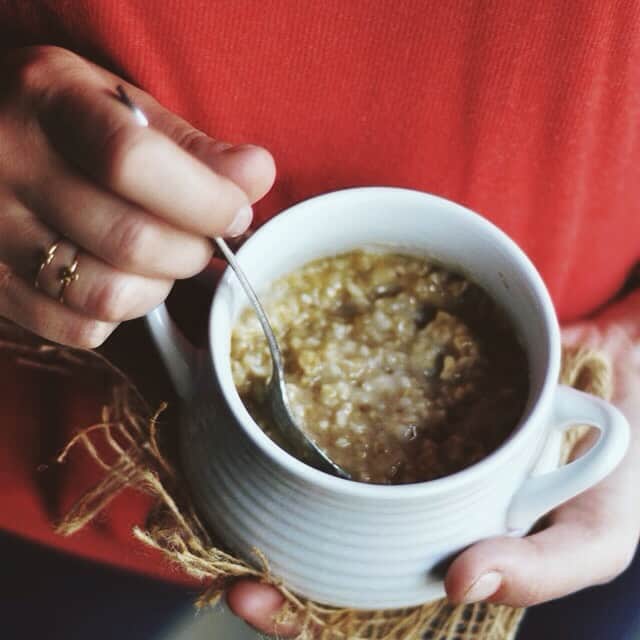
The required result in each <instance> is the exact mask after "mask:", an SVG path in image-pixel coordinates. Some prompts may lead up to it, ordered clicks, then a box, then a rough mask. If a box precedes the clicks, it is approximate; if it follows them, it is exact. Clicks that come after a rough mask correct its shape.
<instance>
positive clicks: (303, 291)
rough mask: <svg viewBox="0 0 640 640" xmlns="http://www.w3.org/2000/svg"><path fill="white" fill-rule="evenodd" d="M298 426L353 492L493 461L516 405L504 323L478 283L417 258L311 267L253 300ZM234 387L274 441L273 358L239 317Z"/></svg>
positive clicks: (358, 259)
mask: <svg viewBox="0 0 640 640" xmlns="http://www.w3.org/2000/svg"><path fill="white" fill-rule="evenodd" d="M264 302H265V307H266V310H267V314H268V315H269V318H270V320H271V323H272V325H273V328H274V331H275V333H276V336H277V338H278V341H279V343H280V346H281V349H282V352H283V356H284V361H285V366H286V379H287V387H288V390H289V396H290V401H291V405H292V409H293V411H294V413H295V415H296V417H297V420H298V422H299V424H300V425H301V426H302V427H303V428H304V429H305V430H306V432H307V433H308V434H309V435H310V436H311V437H312V438H313V439H314V440H315V441H316V442H317V444H318V445H319V446H320V447H322V448H323V449H324V450H325V451H326V452H327V453H328V455H329V456H330V457H331V458H332V459H334V460H335V461H336V463H337V464H339V465H340V466H341V467H343V468H344V469H346V470H347V471H349V472H350V473H351V475H352V477H353V478H354V479H355V480H359V481H362V482H375V483H385V484H388V483H407V482H420V481H425V480H432V479H435V478H438V477H441V476H445V475H448V474H451V473H454V472H456V471H459V470H461V469H463V468H465V467H467V466H469V465H471V464H473V463H474V462H477V461H478V460H480V459H481V458H483V457H485V456H486V455H488V454H489V453H490V452H491V451H493V450H494V449H495V448H497V447H498V446H499V445H500V444H501V443H502V442H503V441H504V440H505V439H506V438H507V436H508V435H509V433H510V432H511V431H512V430H513V428H514V427H515V425H516V423H517V422H518V420H519V418H520V416H521V414H522V411H523V409H524V405H525V402H526V398H527V393H528V374H527V361H526V357H525V354H524V351H523V349H522V347H521V346H520V344H519V342H518V340H517V337H516V335H515V332H514V330H513V328H512V326H511V324H510V322H509V321H508V319H507V317H506V315H505V314H504V313H503V312H502V310H501V309H500V308H498V306H497V305H496V304H495V303H494V302H493V300H492V299H491V298H490V297H489V296H488V295H487V294H486V293H485V292H484V291H483V290H482V289H481V288H480V287H479V286H477V285H476V284H474V283H473V282H470V281H469V280H467V279H465V278H463V277H461V276H460V275H458V274H455V273H453V272H450V271H448V270H446V269H444V268H442V267H440V266H437V265H435V264H432V263H430V262H428V261H426V260H425V259H423V258H418V257H413V256H408V255H399V254H392V253H375V252H365V251H356V252H352V253H348V254H344V255H340V256H336V257H331V258H325V259H321V260H317V261H314V262H311V263H309V264H307V265H305V266H304V267H302V268H300V269H298V270H297V271H295V272H293V273H291V274H289V275H287V276H285V277H284V278H281V279H280V280H278V281H277V282H275V283H274V285H273V286H272V288H271V290H270V291H269V293H268V295H267V296H265V297H264ZM231 357H232V367H233V376H234V381H235V384H236V386H237V388H238V391H239V393H240V396H241V397H242V399H243V402H244V403H245V405H246V406H247V408H248V410H249V412H250V413H251V414H252V415H253V417H254V418H255V420H256V421H257V422H258V424H260V426H261V427H262V428H263V429H264V430H265V431H266V432H267V433H268V434H269V435H270V436H271V437H272V438H273V439H274V440H276V441H278V437H277V431H276V429H275V428H274V427H273V425H272V424H271V421H270V417H269V410H268V408H267V405H266V403H265V393H266V384H267V381H268V379H269V376H270V374H271V358H270V356H269V351H268V348H267V344H266V340H265V338H264V335H263V333H262V331H261V329H260V325H259V323H258V321H257V318H256V317H255V315H254V313H253V311H252V310H251V309H250V308H247V309H245V310H244V311H243V312H242V314H241V315H240V318H239V320H238V322H237V324H236V326H235V328H234V332H233V336H232V342H231Z"/></svg>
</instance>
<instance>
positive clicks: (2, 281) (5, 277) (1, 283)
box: [0, 262, 13, 295]
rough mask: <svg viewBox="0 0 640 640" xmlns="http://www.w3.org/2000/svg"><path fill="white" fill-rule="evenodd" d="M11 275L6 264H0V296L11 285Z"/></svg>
mask: <svg viewBox="0 0 640 640" xmlns="http://www.w3.org/2000/svg"><path fill="white" fill-rule="evenodd" d="M12 278H13V274H12V272H11V269H9V267H8V266H7V265H6V264H3V263H1V262H0V295H3V294H5V293H6V292H7V291H8V290H9V287H10V285H11V280H12Z"/></svg>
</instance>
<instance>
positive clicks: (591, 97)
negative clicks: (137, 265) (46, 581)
mask: <svg viewBox="0 0 640 640" xmlns="http://www.w3.org/2000/svg"><path fill="white" fill-rule="evenodd" d="M302 7H303V5H301V4H300V3H291V2H287V1H286V0H281V1H278V0H260V2H250V1H247V2H242V3H240V2H233V3H223V2H218V3H214V2H210V1H207V0H163V2H162V3H155V2H151V3H150V2H145V0H93V1H91V0H58V1H57V2H56V1H55V0H46V1H43V0H41V1H40V2H38V3H35V2H34V3H31V2H15V1H13V0H0V46H2V47H3V48H10V47H15V46H20V45H24V44H35V43H39V44H58V45H61V46H64V47H67V48H69V49H72V50H75V51H77V52H78V53H81V54H83V55H85V56H87V57H89V58H91V59H93V60H95V61H97V62H99V63H101V64H103V65H104V66H107V67H109V68H111V69H113V70H115V71H116V72H119V73H121V74H122V75H125V76H126V77H128V78H129V79H130V80H132V81H133V82H134V83H136V84H138V85H140V86H141V87H142V88H144V89H145V90H147V91H148V92H150V93H151V94H153V95H155V96H156V97H157V98H158V99H159V100H160V101H161V102H163V103H164V104H165V106H167V107H169V108H171V109H173V110H175V111H176V112H177V113H179V114H180V115H182V116H183V117H185V118H186V119H188V120H190V121H191V122H192V123H193V124H194V125H195V126H197V127H199V128H200V129H203V130H204V131H206V132H207V133H210V134H211V135H213V136H216V137H220V138H223V139H226V140H230V141H233V142H253V143H257V144H262V145H264V146H266V147H267V148H268V149H269V150H270V151H271V152H272V153H273V155H274V157H275V159H276V163H277V166H278V178H277V181H276V184H275V187H274V188H273V190H272V192H271V193H270V194H269V195H268V196H267V197H266V198H265V200H264V201H263V202H262V203H260V205H258V207H257V214H258V217H259V219H264V218H266V217H269V216H271V215H273V214H275V213H277V212H278V211H279V210H281V209H283V208H285V207H287V206H288V205H290V204H292V203H294V202H296V201H299V200H301V199H304V198H306V197H308V196H310V195H313V194H317V193H321V192H324V191H328V190H332V189H337V188H341V187H346V186H353V185H371V184H385V185H397V186H405V187H411V188H415V189H421V190H425V191H429V192H432V193H436V194H439V195H442V196H445V197H447V198H451V199H453V200H456V201H458V202H461V203H463V204H465V205H467V206H469V207H470V208H472V209H474V210H476V211H478V212H480V213H482V214H483V215H485V216H486V217H488V218H490V219H491V220H493V221H494V222H495V223H496V224H498V225H499V226H500V227H502V228H503V229H504V230H505V231H506V232H507V233H508V234H509V235H510V236H511V237H513V238H514V239H515V240H516V241H517V242H518V243H519V244H520V246H521V247H522V248H523V249H524V250H525V252H526V253H527V254H528V255H529V256H530V257H531V258H532V260H533V261H534V263H535V264H536V266H537V267H538V269H539V270H540V272H541V273H542V276H543V278H544V280H545V281H546V283H547V285H548V287H549V289H550V291H551V295H552V297H553V299H554V301H555V304H556V306H557V309H558V313H559V315H560V317H561V319H563V320H569V319H574V318H577V317H580V316H584V315H585V314H588V313H589V312H591V311H593V310H594V309H596V308H597V307H598V306H600V305H602V304H604V303H605V302H606V301H607V300H608V299H609V298H610V297H611V296H612V295H613V294H614V293H615V292H616V291H617V290H618V289H619V287H620V286H621V284H622V283H623V281H624V278H625V276H626V274H627V273H628V272H629V269H630V268H631V266H632V265H633V263H634V262H636V261H637V260H638V259H639V258H640V135H639V134H640V0H618V1H617V2H602V3H593V2H589V1H587V0H585V1H584V2H583V1H581V0H580V1H577V2H572V3H556V2H551V1H549V2H537V3H532V2H530V1H528V0H513V1H511V2H508V3H502V2H497V1H496V2H493V1H489V2H472V1H471V0H452V1H450V2H446V3H442V2H431V3H427V2H424V1H422V0H411V1H409V0H407V1H406V2H403V3H397V2H381V1H380V0H369V1H365V0H357V1H354V2H349V3H344V2H341V0H322V1H318V2H309V3H304V8H302ZM2 377H6V378H10V380H7V381H6V385H8V386H9V388H12V389H13V388H15V393H13V394H5V397H3V398H2V400H1V401H0V410H1V411H2V413H3V431H4V433H3V438H5V437H6V438H7V440H8V442H7V444H8V446H3V448H2V452H1V453H0V473H2V476H3V477H2V481H1V482H0V491H1V492H2V493H1V494H0V500H1V502H0V505H1V506H0V526H4V527H6V528H10V529H12V530H15V531H18V532H21V533H25V534H27V535H31V536H33V537H37V538H38V539H41V540H46V541H48V542H53V543H55V544H60V542H56V539H55V538H53V536H51V534H50V533H49V519H50V516H51V513H52V511H53V512H55V511H56V508H58V509H59V508H62V507H61V505H65V504H67V503H68V500H69V495H68V494H69V493H70V492H71V487H72V486H78V485H82V484H83V479H84V478H83V477H81V476H80V475H79V472H78V471H77V470H76V471H75V475H71V472H69V473H68V474H66V475H65V474H64V473H63V474H62V475H61V474H60V473H58V475H57V476H56V477H57V478H58V481H57V483H58V484H57V490H58V491H57V493H56V492H54V493H55V494H56V496H57V497H56V498H55V499H53V501H54V503H55V507H56V508H52V507H51V505H50V504H45V503H44V502H43V500H42V494H41V493H40V492H39V489H41V488H42V487H41V486H40V485H42V484H43V482H44V484H46V481H43V480H42V478H41V476H38V474H36V472H35V467H36V466H37V463H38V462H42V461H43V460H47V459H48V457H47V456H50V455H51V453H52V451H51V450H50V449H51V447H52V445H53V444H54V443H55V444H56V445H58V444H60V443H61V442H62V440H63V439H64V437H65V433H67V432H68V430H69V429H70V428H74V427H79V426H82V424H84V423H86V422H87V421H91V420H94V419H95V415H96V407H97V403H96V400H95V398H94V397H93V396H92V395H91V393H90V392H89V391H90V390H86V397H85V398H84V399H83V401H82V403H80V402H78V401H77V400H76V401H73V402H72V401H71V400H69V398H68V396H65V395H64V393H65V391H64V390H63V389H58V393H59V394H61V395H60V398H61V399H60V400H58V401H57V402H58V409H57V414H56V415H57V416H58V418H57V419H56V421H55V422H56V425H52V424H50V423H49V422H48V421H47V420H44V419H43V418H42V416H40V415H37V411H36V410H34V409H33V408H31V409H29V408H28V407H30V406H32V404H33V403H32V402H31V403H30V398H32V394H33V388H32V386H29V384H30V383H31V381H32V378H31V377H29V376H27V375H26V374H24V373H19V372H16V371H15V370H13V369H11V368H10V367H9V365H8V364H6V363H5V364H3V366H2V370H0V378H2ZM66 393H68V394H70V393H71V391H70V390H67V391H66ZM8 395H11V397H7V396H8ZM94 395H95V394H94ZM92 398H93V399H92ZM80 404H83V405H84V406H82V407H81V406H80ZM61 407H62V408H63V409H64V410H62V409H61ZM54 428H55V429H56V434H57V435H55V436H52V435H51V434H50V432H51V430H53V429H54ZM44 433H46V434H47V435H46V437H43V434H44ZM35 442H37V443H38V446H37V447H36V446H35V444H34V443H35ZM47 443H48V445H49V446H48V448H47ZM60 478H62V480H60ZM49 489H50V487H49ZM66 489H69V491H66ZM47 495H49V496H50V495H51V492H49V493H48V494H47ZM48 502H51V498H49V499H48ZM141 509H142V505H141V503H139V504H137V506H136V505H135V503H134V502H131V500H129V501H120V502H119V503H118V505H117V508H116V509H114V510H113V511H112V514H111V519H110V520H109V521H108V522H109V523H110V524H109V525H108V526H105V524H104V522H103V525H102V528H94V529H92V530H91V531H89V532H87V533H83V534H81V535H80V539H79V541H74V540H73V539H72V540H71V541H67V542H65V543H64V544H65V545H67V547H68V548H71V547H73V548H74V549H75V550H80V551H82V552H83V553H86V554H88V555H91V556H93V557H98V558H102V559H105V560H108V561H113V562H117V563H120V564H125V565H127V566H135V567H137V568H141V569H145V570H149V571H152V572H156V571H158V569H157V568H156V566H155V565H154V564H153V562H154V561H153V560H147V559H145V558H144V557H142V556H140V555H139V552H138V551H135V550H134V551H131V552H130V554H129V555H126V553H125V552H123V551H122V547H121V546H120V545H121V543H122V540H124V539H125V538H126V537H127V536H128V527H129V524H130V522H131V521H132V520H133V519H134V518H135V517H137V516H139V515H140V511H141ZM105 522H106V521H105ZM114 531H116V532H119V534H120V541H118V539H117V536H115V537H114V535H113V532H114ZM129 548H130V549H131V547H129ZM127 553H128V552H127Z"/></svg>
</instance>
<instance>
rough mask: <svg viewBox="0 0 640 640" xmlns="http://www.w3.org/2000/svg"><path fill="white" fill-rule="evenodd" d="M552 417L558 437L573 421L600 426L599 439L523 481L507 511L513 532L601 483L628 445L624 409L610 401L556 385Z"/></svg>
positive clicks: (524, 527) (529, 524)
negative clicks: (578, 454)
mask: <svg viewBox="0 0 640 640" xmlns="http://www.w3.org/2000/svg"><path fill="white" fill-rule="evenodd" d="M551 420H552V424H553V427H552V430H553V431H554V432H556V433H558V435H559V433H561V432H563V431H566V430H567V429H568V428H569V427H571V426H573V425H576V424H587V425H590V426H593V427H596V428H597V429H599V430H600V437H599V438H598V440H597V441H596V443H595V444H594V445H593V446H592V447H591V449H589V451H587V453H585V454H584V455H583V456H581V457H580V458H578V459H577V460H574V461H573V462H570V463H569V464H567V465H565V466H563V467H560V468H559V469H556V470H554V471H549V472H547V473H543V474H541V475H537V476H531V477H529V478H527V479H526V480H525V482H524V484H523V485H522V486H521V487H520V489H519V490H518V491H517V493H516V494H515V496H514V497H513V499H512V501H511V505H510V506H509V510H508V513H507V527H508V529H509V531H511V532H512V533H513V534H515V535H518V534H521V533H523V532H525V531H526V530H528V529H529V528H530V527H531V525H532V524H533V523H534V522H536V520H538V519H539V518H540V517H541V516H543V515H544V514H546V513H548V512H549V511H551V510H552V509H555V508H556V507H557V506H559V505H561V504H562V503H563V502H566V501H567V500H570V499H571V498H573V497H574V496H577V495H578V494H579V493H582V492H583V491H585V490H586V489H589V488H590V487H592V486H593V485H595V484H597V483H598V482H600V481H601V480H602V479H603V478H604V477H605V476H607V475H608V474H609V473H611V472H612V471H613V470H614V469H615V467H616V466H617V465H618V464H619V462H620V461H621V460H622V458H623V457H624V454H625V453H626V451H627V447H628V445H629V423H628V422H627V420H626V418H625V417H624V416H623V415H622V413H621V412H620V411H619V410H618V409H616V408H615V407H614V406H613V405H611V404H610V403H608V402H605V401H604V400H601V399H600V398H597V397H596V396H592V395H590V394H588V393H584V392H582V391H578V390H577V389H574V388H572V387H568V386H565V385H559V386H558V388H557V390H556V395H555V398H554V404H553V411H552V417H551Z"/></svg>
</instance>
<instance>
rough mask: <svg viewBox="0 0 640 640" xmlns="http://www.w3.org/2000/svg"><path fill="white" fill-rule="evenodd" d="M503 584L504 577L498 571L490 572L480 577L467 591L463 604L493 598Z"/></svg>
mask: <svg viewBox="0 0 640 640" xmlns="http://www.w3.org/2000/svg"><path fill="white" fill-rule="evenodd" d="M501 584H502V576H501V575H500V574H499V573H498V572H497V571H489V572H488V573H485V574H484V575H482V576H480V577H479V578H478V579H477V580H476V581H475V582H474V583H473V584H472V585H471V586H470V587H469V589H468V590H467V592H466V593H465V594H464V597H463V598H462V602H463V603H465V604H470V603H472V602H481V601H482V600H486V599H487V598H488V597H490V596H492V595H493V594H494V593H495V592H496V591H497V590H498V589H499V588H500V585H501Z"/></svg>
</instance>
